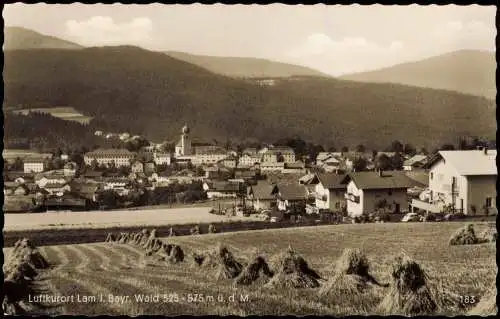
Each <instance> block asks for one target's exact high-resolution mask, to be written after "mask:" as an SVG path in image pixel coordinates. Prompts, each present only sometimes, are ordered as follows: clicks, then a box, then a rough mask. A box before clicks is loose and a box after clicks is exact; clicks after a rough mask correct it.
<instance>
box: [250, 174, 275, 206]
mask: <svg viewBox="0 0 500 319" xmlns="http://www.w3.org/2000/svg"><path fill="white" fill-rule="evenodd" d="M277 195H278V186H277V185H276V184H274V183H271V182H269V181H267V180H263V181H258V182H257V184H255V185H251V186H249V187H248V189H247V199H248V201H249V202H250V203H251V205H252V206H253V208H254V209H255V210H256V211H261V210H266V209H272V208H273V207H274V206H276V198H277Z"/></svg>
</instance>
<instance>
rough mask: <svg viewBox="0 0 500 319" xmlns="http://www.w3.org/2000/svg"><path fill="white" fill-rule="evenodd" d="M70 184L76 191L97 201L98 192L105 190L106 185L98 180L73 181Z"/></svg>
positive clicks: (88, 198)
mask: <svg viewBox="0 0 500 319" xmlns="http://www.w3.org/2000/svg"><path fill="white" fill-rule="evenodd" d="M70 186H71V189H72V191H73V192H74V193H77V194H78V195H79V196H81V197H82V198H85V199H87V200H89V201H91V202H95V201H96V196H97V193H98V192H100V191H102V190H104V185H103V184H102V183H97V182H87V181H73V182H71V183H70Z"/></svg>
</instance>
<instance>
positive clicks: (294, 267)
mask: <svg viewBox="0 0 500 319" xmlns="http://www.w3.org/2000/svg"><path fill="white" fill-rule="evenodd" d="M318 279H321V277H320V276H319V275H318V273H317V272H316V271H314V270H313V269H311V268H309V265H308V264H307V262H306V260H305V259H304V258H302V256H300V255H298V254H297V253H296V252H295V251H294V250H293V249H291V247H289V248H288V250H287V251H286V252H285V253H283V254H281V255H280V258H279V260H278V265H277V270H276V274H275V275H274V276H273V278H272V279H271V280H270V281H269V282H268V283H267V285H268V286H270V287H280V288H317V287H319V282H318Z"/></svg>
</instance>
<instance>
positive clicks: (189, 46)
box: [3, 3, 496, 76]
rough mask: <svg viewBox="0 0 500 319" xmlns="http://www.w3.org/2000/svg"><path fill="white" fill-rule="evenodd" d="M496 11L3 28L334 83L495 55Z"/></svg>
mask: <svg viewBox="0 0 500 319" xmlns="http://www.w3.org/2000/svg"><path fill="white" fill-rule="evenodd" d="M495 14H496V8H495V6H479V5H470V6H456V5H447V6H437V5H430V6H419V5H410V6H383V5H371V6H361V5H349V6H343V5H324V4H318V5H293V6H292V5H282V4H272V5H223V4H216V5H202V4H192V5H164V4H150V5H124V4H113V5H103V4H95V5H88V4H81V3H75V4H67V5H61V4H22V3H15V4H7V5H5V6H4V11H3V17H4V21H5V25H6V26H21V27H25V28H29V29H32V30H34V31H37V32H40V33H43V34H47V35H52V36H56V37H59V38H62V39H65V40H69V41H73V42H76V43H79V44H81V45H84V46H102V45H123V44H129V45H137V46H140V47H142V48H145V49H148V50H155V51H160V50H161V51H168V50H174V51H183V52H188V53H192V54H202V55H214V56H240V57H256V58H265V59H270V60H274V61H281V62H287V63H293V64H298V65H304V66H308V67H311V68H314V69H317V70H319V71H322V72H324V73H327V74H331V75H334V76H338V75H342V74H347V73H354V72H362V71H368V70H374V69H379V68H383V67H387V66H391V65H395V64H398V63H403V62H407V61H416V60H421V59H424V58H427V57H431V56H435V55H439V54H443V53H446V52H451V51H457V50H464V49H472V50H483V51H493V52H494V51H495V36H496V27H495Z"/></svg>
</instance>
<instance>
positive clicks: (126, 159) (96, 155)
mask: <svg viewBox="0 0 500 319" xmlns="http://www.w3.org/2000/svg"><path fill="white" fill-rule="evenodd" d="M134 157H135V154H134V153H132V152H130V151H129V150H127V149H124V148H121V149H97V150H95V151H92V152H88V153H85V155H84V156H83V159H84V162H85V165H87V166H91V165H92V162H93V161H94V160H95V161H97V163H98V164H99V165H101V166H102V165H104V166H110V165H111V164H112V163H114V164H115V165H116V167H121V166H127V167H128V166H130V162H131V161H132V160H133V159H134Z"/></svg>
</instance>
